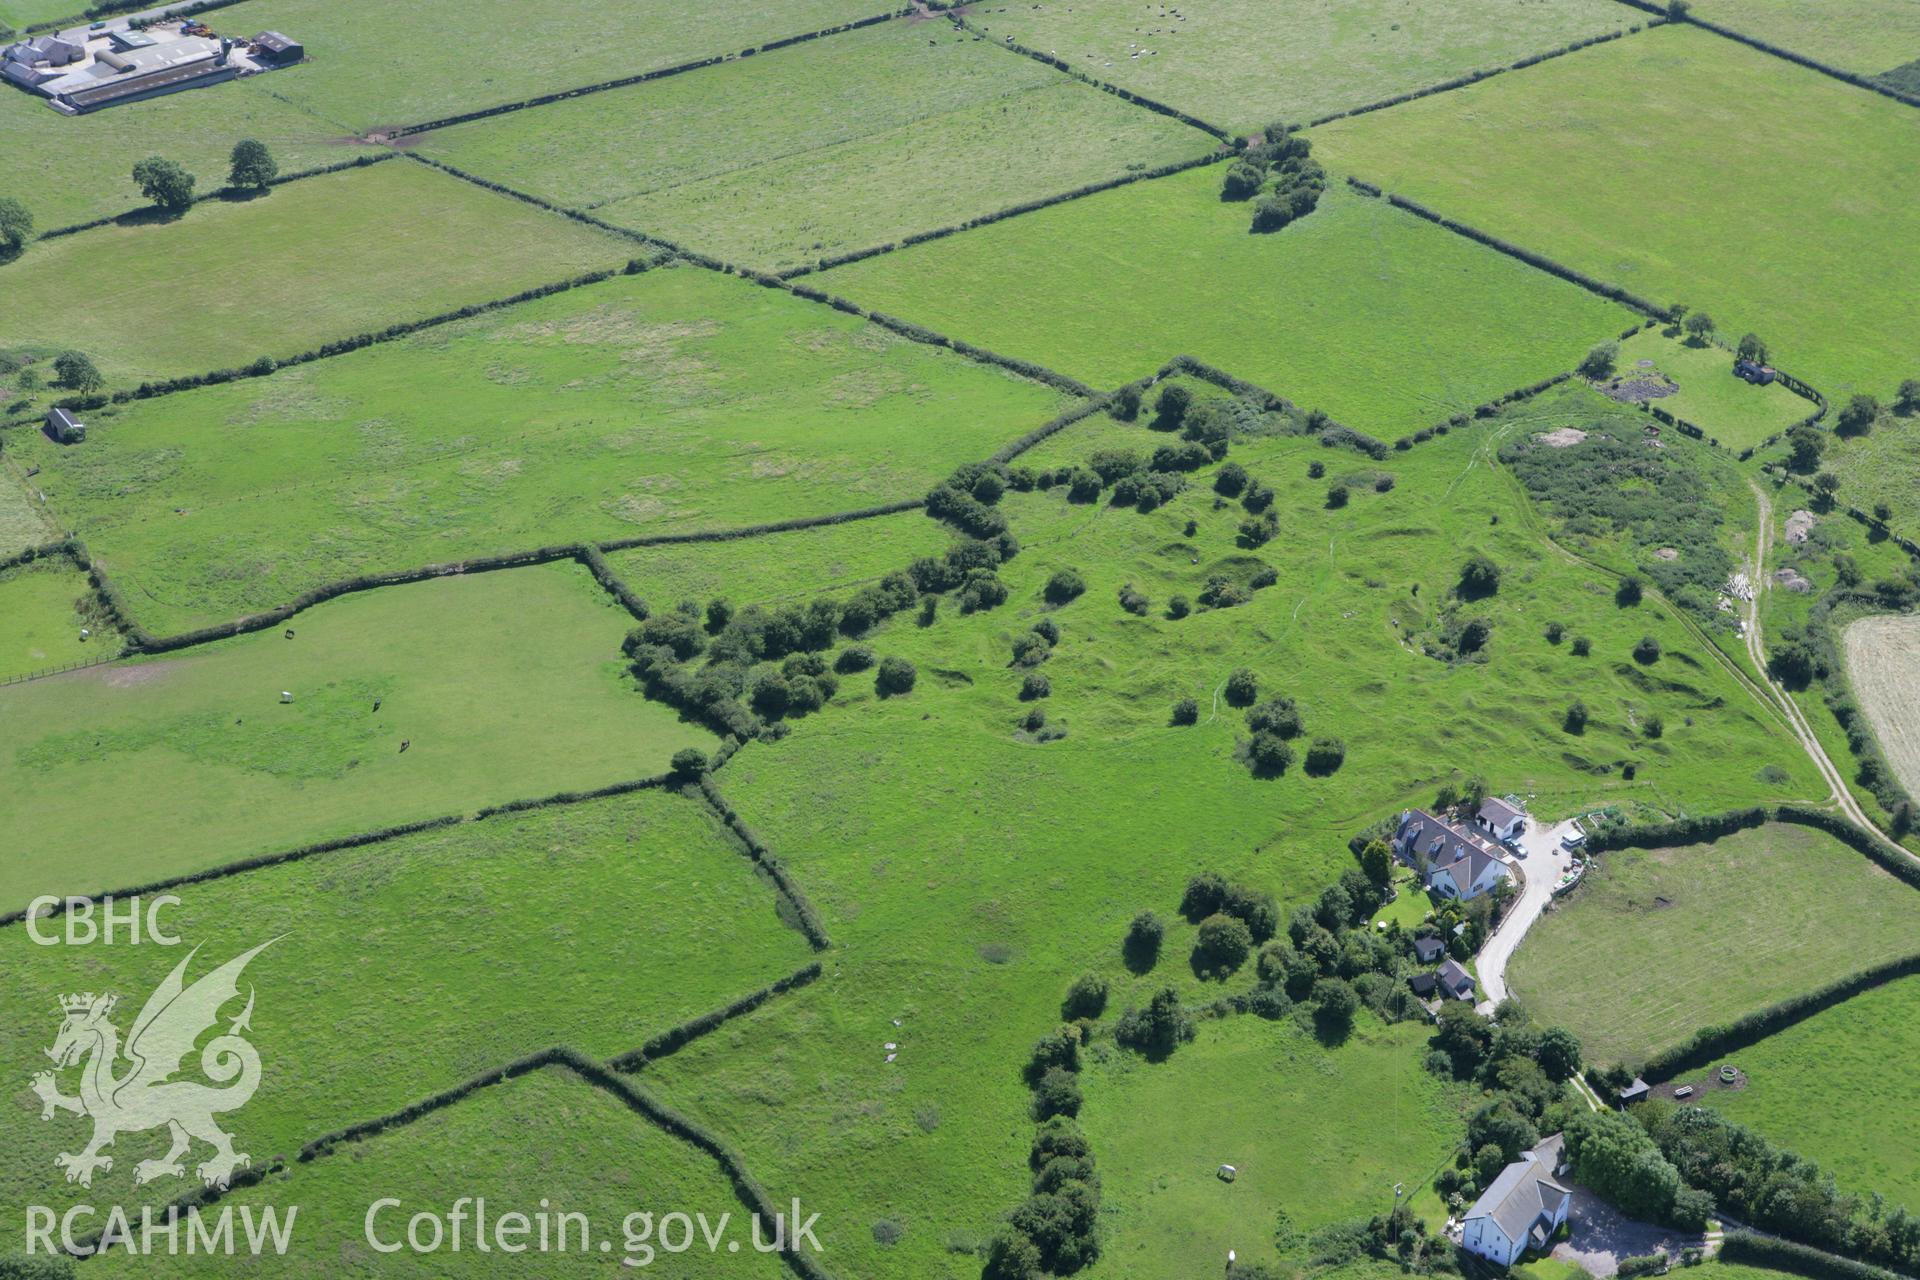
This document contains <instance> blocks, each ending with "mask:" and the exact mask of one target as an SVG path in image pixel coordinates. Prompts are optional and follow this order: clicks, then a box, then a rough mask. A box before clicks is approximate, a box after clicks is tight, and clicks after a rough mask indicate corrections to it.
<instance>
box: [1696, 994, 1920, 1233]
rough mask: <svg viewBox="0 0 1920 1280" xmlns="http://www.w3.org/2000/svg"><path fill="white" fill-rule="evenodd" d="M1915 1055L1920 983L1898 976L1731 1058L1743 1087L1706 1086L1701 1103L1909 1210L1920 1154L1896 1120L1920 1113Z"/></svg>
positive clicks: (1853, 1187) (1847, 1186) (1846, 1185)
mask: <svg viewBox="0 0 1920 1280" xmlns="http://www.w3.org/2000/svg"><path fill="white" fill-rule="evenodd" d="M1916 1053H1920V978H1901V979H1898V980H1897V981H1894V982H1890V983H1888V984H1887V985H1886V986H1883V987H1876V988H1875V989H1874V990H1872V991H1868V992H1864V993H1863V994H1861V995H1857V996H1854V997H1853V998H1852V999H1850V1000H1846V1001H1843V1002H1842V1003H1840V1004H1837V1005H1835V1006H1834V1007H1833V1008H1831V1009H1826V1010H1823V1011H1822V1012H1820V1013H1817V1014H1815V1015H1814V1016H1813V1017H1811V1018H1808V1019H1807V1020H1806V1021H1804V1022H1800V1023H1797V1024H1795V1025H1794V1026H1791V1027H1788V1028H1786V1029H1785V1030H1784V1031H1777V1032H1775V1033H1774V1034H1772V1035H1770V1036H1768V1037H1767V1038H1766V1039H1764V1040H1762V1041H1760V1042H1759V1043H1758V1044H1755V1045H1752V1046H1749V1047H1748V1048H1745V1049H1742V1050H1740V1051H1739V1052H1737V1053H1733V1054H1729V1055H1728V1056H1727V1059H1726V1061H1728V1062H1731V1063H1733V1064H1734V1065H1735V1066H1736V1067H1738V1068H1739V1069H1740V1071H1741V1072H1743V1073H1744V1074H1745V1076H1746V1082H1745V1087H1744V1088H1740V1089H1721V1088H1718V1087H1705V1088H1701V1089H1700V1090H1699V1100H1700V1102H1701V1103H1702V1104H1704V1105H1706V1106H1710V1107H1712V1108H1714V1109H1715V1110H1716V1111H1720V1112H1722V1113H1724V1114H1725V1115H1726V1116H1727V1117H1729V1118H1730V1119H1733V1120H1737V1121H1739V1122H1740V1123H1741V1124H1744V1125H1749V1126H1751V1127H1752V1128H1754V1129H1755V1130H1757V1131H1759V1132H1760V1133H1762V1134H1764V1135H1766V1137H1767V1138H1769V1139H1771V1140H1772V1141H1773V1142H1775V1143H1778V1144H1779V1145H1780V1146H1783V1147H1785V1148H1787V1149H1788V1150H1790V1151H1793V1152H1795V1153H1796V1154H1798V1155H1802V1156H1805V1157H1806V1158H1807V1159H1809V1160H1813V1161H1816V1162H1818V1163H1819V1165H1820V1167H1821V1168H1823V1169H1826V1170H1829V1171H1830V1172H1832V1174H1833V1175H1834V1177H1835V1178H1837V1179H1838V1180H1839V1183H1840V1187H1841V1189H1842V1190H1844V1191H1849V1192H1853V1193H1855V1194H1858V1195H1863V1196H1864V1195H1866V1194H1868V1193H1869V1192H1878V1193H1879V1194H1881V1195H1883V1196H1885V1197H1886V1198H1887V1201H1888V1203H1889V1204H1890V1205H1906V1206H1907V1207H1908V1209H1912V1207H1913V1206H1914V1205H1916V1204H1920V1154H1917V1153H1916V1152H1915V1150H1914V1145H1913V1141H1912V1134H1911V1132H1910V1130H1908V1129H1907V1127H1906V1125H1904V1124H1903V1123H1900V1122H1898V1121H1897V1120H1895V1117H1903V1116H1910V1115H1913V1114H1914V1111H1915V1109H1916V1108H1920V1081H1917V1080H1916V1078H1915V1077H1914V1075H1913V1073H1912V1072H1910V1071H1907V1070H1904V1069H1903V1068H1904V1066H1905V1064H1907V1063H1910V1062H1912V1061H1913V1060H1914V1055H1915V1054H1916ZM1716 1065H1717V1064H1716ZM1708 1074H1709V1073H1707V1072H1702V1073H1701V1075H1702V1076H1707V1075H1708ZM1692 1078H1693V1077H1691V1076H1689V1077H1686V1079H1692Z"/></svg>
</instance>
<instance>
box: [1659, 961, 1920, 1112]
mask: <svg viewBox="0 0 1920 1280" xmlns="http://www.w3.org/2000/svg"><path fill="white" fill-rule="evenodd" d="M1916 974H1920V953H1915V954H1913V955H1909V956H1902V957H1900V958H1899V959H1897V960H1889V961H1887V962H1886V963H1884V964H1877V965H1874V966H1873V967H1872V968H1870V969H1863V970H1861V971H1860V972H1859V973H1854V974H1849V975H1847V976H1846V977H1844V978H1840V979H1838V980H1837V981H1834V982H1829V983H1828V984H1827V985H1826V986H1824V987H1821V988H1819V989H1818V990H1815V991H1809V992H1806V993H1805V994H1804V995H1798V996H1793V997H1791V998H1789V999H1786V1000H1781V1001H1778V1002H1776V1003H1774V1004H1770V1005H1768V1006H1767V1007H1766V1008H1764V1009H1758V1010H1755V1011H1754V1012H1752V1013H1749V1014H1747V1015H1746V1016H1745V1017H1741V1018H1736V1019H1735V1020H1734V1021H1732V1022H1729V1023H1727V1024H1726V1025H1725V1026H1718V1027H1702V1028H1700V1030H1698V1031H1696V1032H1694V1033H1693V1035H1691V1036H1690V1037H1688V1038H1687V1040H1685V1041H1684V1042H1683V1043H1681V1044H1677V1045H1675V1046H1674V1047H1673V1048H1671V1049H1667V1050H1665V1051H1663V1052H1661V1053H1656V1054H1655V1055H1654V1056H1653V1057H1652V1058H1650V1059H1648V1060H1647V1065H1646V1066H1645V1067H1644V1068H1643V1069H1642V1070H1641V1072H1640V1075H1641V1077H1642V1078H1643V1079H1645V1080H1647V1081H1649V1082H1651V1083H1654V1084H1659V1083H1661V1082H1663V1081H1667V1080H1671V1079H1673V1077H1675V1076H1677V1075H1679V1074H1680V1073H1681V1072H1684V1071H1696V1070H1698V1069H1700V1068H1701V1067H1706V1066H1711V1065H1712V1064H1713V1063H1714V1062H1715V1061H1717V1060H1718V1059H1720V1058H1722V1057H1724V1056H1725V1055H1727V1054H1729V1053H1732V1052H1734V1051H1736V1050H1739V1049H1745V1048H1748V1047H1749V1046H1751V1045H1753V1044H1756V1043H1758V1042H1759V1041H1761V1040H1764V1039H1766V1038H1767V1037H1768V1036H1770V1035H1773V1034H1774V1033H1776V1032H1778V1031H1782V1030H1784V1029H1785V1028H1787V1027H1790V1026H1793V1025H1794V1024H1795V1023H1799V1022H1804V1021H1806V1020H1807V1019H1808V1018H1811V1017H1812V1016H1813V1015H1814V1014H1816V1013H1821V1012H1824V1011H1825V1010H1827V1009H1831V1008H1832V1007H1833V1006H1835V1005H1837V1004H1840V1003H1841V1002H1843V1001H1846V1000H1851V999H1852V998H1853V997H1855V996H1857V995H1860V994H1861V993H1862V992H1865V991H1871V990H1872V989H1873V988H1875V987H1881V986H1885V985H1886V984H1887V983H1889V982H1892V981H1894V980H1895V979H1898V978H1907V977H1912V976H1914V975H1916Z"/></svg>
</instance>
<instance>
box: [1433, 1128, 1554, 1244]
mask: <svg viewBox="0 0 1920 1280" xmlns="http://www.w3.org/2000/svg"><path fill="white" fill-rule="evenodd" d="M1565 1161H1566V1155H1565V1151H1564V1148H1563V1145H1562V1143H1561V1139H1560V1135H1559V1134H1557V1133H1556V1134H1554V1135H1553V1136H1552V1137H1551V1138H1548V1139H1547V1140H1546V1141H1545V1142H1542V1143H1541V1144H1540V1145H1539V1146H1537V1147H1535V1148H1534V1149H1533V1150H1531V1151H1524V1152H1522V1153H1521V1154H1520V1158H1519V1159H1518V1160H1516V1161H1514V1162H1513V1163H1512V1164H1510V1165H1508V1166H1507V1167H1506V1168H1504V1169H1502V1170H1501V1171H1500V1176H1499V1177H1497V1178H1495V1179H1494V1180H1493V1185H1491V1186H1489V1187H1488V1188H1487V1189H1486V1190H1485V1191H1483V1192H1481V1193H1480V1198H1479V1199H1478V1200H1475V1201H1474V1202H1473V1207H1472V1208H1471V1209H1468V1210H1467V1216H1466V1217H1465V1218H1463V1219H1462V1220H1461V1226H1460V1247H1461V1248H1463V1249H1466V1250H1467V1251H1468V1252H1470V1253H1476V1254H1478V1255H1480V1256H1481V1257H1483V1258H1486V1259H1487V1260H1488V1261H1490V1262H1497V1263H1499V1264H1500V1265H1501V1266H1503V1267H1510V1266H1512V1265H1513V1264H1514V1263H1515V1262H1518V1261H1519V1260H1520V1256H1521V1255H1522V1254H1524V1253H1525V1252H1527V1250H1529V1249H1544V1248H1546V1246H1547V1244H1548V1242H1549V1241H1550V1240H1552V1238H1553V1233H1554V1232H1555V1231H1557V1230H1559V1228H1560V1224H1561V1223H1563V1222H1565V1221H1566V1220H1567V1212H1568V1210H1569V1209H1571V1208H1572V1207H1573V1192H1571V1191H1569V1190H1568V1189H1567V1188H1566V1186H1565V1185H1564V1184H1563V1182H1562V1179H1563V1178H1565V1176H1566V1163H1565Z"/></svg>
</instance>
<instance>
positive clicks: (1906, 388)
mask: <svg viewBox="0 0 1920 1280" xmlns="http://www.w3.org/2000/svg"><path fill="white" fill-rule="evenodd" d="M1893 410H1894V412H1895V413H1898V414H1901V415H1902V416H1905V415H1907V414H1914V413H1920V378H1907V379H1905V380H1904V381H1902V382H1901V384H1900V390H1899V391H1897V392H1895V393H1894V397H1893Z"/></svg>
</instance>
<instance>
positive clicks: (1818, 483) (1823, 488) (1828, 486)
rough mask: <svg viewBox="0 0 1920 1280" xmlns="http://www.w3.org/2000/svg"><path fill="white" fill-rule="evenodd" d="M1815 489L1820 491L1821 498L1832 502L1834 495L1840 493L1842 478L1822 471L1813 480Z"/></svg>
mask: <svg viewBox="0 0 1920 1280" xmlns="http://www.w3.org/2000/svg"><path fill="white" fill-rule="evenodd" d="M1813 487H1814V488H1815V489H1817V490H1819V492H1820V496H1821V497H1823V498H1825V499H1827V500H1828V501H1829V502H1831V501H1832V500H1833V495H1834V494H1835V493H1837V492H1839V489H1840V477H1839V476H1837V475H1835V474H1834V473H1833V472H1831V471H1822V472H1821V473H1820V474H1819V475H1817V476H1815V477H1814V478H1813Z"/></svg>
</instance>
